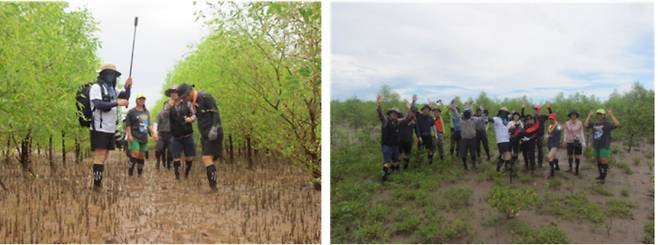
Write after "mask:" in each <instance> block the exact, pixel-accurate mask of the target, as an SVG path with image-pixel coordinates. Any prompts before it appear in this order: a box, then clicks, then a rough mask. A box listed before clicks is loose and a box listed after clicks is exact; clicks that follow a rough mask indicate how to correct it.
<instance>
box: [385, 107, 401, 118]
mask: <svg viewBox="0 0 658 245" xmlns="http://www.w3.org/2000/svg"><path fill="white" fill-rule="evenodd" d="M391 112H395V113H397V114H398V116H399V115H400V114H402V113H400V109H398V108H397V107H393V108H391V109H390V110H388V111H387V112H386V115H390V114H391Z"/></svg>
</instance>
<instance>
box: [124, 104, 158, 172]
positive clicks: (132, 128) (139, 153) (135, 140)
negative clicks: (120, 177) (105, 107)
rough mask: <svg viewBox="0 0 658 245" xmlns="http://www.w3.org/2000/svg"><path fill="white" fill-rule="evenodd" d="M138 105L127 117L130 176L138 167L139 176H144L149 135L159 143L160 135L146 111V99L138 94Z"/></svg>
mask: <svg viewBox="0 0 658 245" xmlns="http://www.w3.org/2000/svg"><path fill="white" fill-rule="evenodd" d="M135 102H136V103H137V104H136V106H135V108H132V109H130V110H129V111H128V114H127V115H126V135H127V137H128V138H127V140H128V151H130V157H129V158H128V175H129V176H132V175H133V170H134V169H135V166H137V175H139V176H142V173H143V172H144V153H145V152H147V151H148V149H149V148H148V135H149V134H150V135H152V136H153V140H155V141H158V133H157V132H156V131H155V129H154V128H153V125H152V124H151V114H150V113H149V111H148V110H147V109H146V106H145V103H146V97H145V96H144V95H143V94H138V95H137V98H136V99H135Z"/></svg>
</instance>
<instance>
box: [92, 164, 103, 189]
mask: <svg viewBox="0 0 658 245" xmlns="http://www.w3.org/2000/svg"><path fill="white" fill-rule="evenodd" d="M91 169H92V172H93V173H94V190H96V191H98V190H100V188H101V187H103V171H104V170H105V165H102V164H95V163H94V165H93V166H92V167H91Z"/></svg>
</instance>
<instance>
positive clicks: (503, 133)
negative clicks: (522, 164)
mask: <svg viewBox="0 0 658 245" xmlns="http://www.w3.org/2000/svg"><path fill="white" fill-rule="evenodd" d="M508 115H509V111H508V110H507V107H504V106H503V107H501V108H500V109H499V110H498V113H497V114H496V116H495V117H493V118H492V119H489V122H491V123H493V128H494V133H495V134H496V145H497V146H498V154H499V156H500V157H499V158H498V163H497V164H496V171H499V172H500V167H501V166H503V164H504V166H505V168H504V169H505V170H507V169H509V168H511V167H512V161H511V159H512V156H511V149H512V145H511V144H510V134H509V130H508V129H507V116H508Z"/></svg>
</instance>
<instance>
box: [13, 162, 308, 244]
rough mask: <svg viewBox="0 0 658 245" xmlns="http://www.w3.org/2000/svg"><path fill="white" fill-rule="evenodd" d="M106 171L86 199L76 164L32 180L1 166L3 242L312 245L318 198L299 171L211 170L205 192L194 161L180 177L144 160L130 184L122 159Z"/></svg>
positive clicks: (281, 167)
mask: <svg viewBox="0 0 658 245" xmlns="http://www.w3.org/2000/svg"><path fill="white" fill-rule="evenodd" d="M110 159H111V160H110V161H109V162H108V163H107V164H106V167H105V174H104V180H103V182H104V189H103V191H102V192H100V193H96V192H93V191H92V190H91V188H90V185H91V167H90V165H89V163H85V164H80V165H76V164H67V165H65V166H62V164H61V163H57V164H56V168H55V169H51V167H49V166H48V165H46V164H43V163H42V164H36V166H35V169H36V172H37V174H38V175H39V176H38V177H37V178H33V177H31V176H29V175H26V174H24V173H23V172H22V170H20V168H19V167H18V166H17V164H11V165H9V166H7V165H4V164H2V165H0V179H2V181H3V182H4V183H5V185H6V186H7V188H8V189H9V191H8V192H6V191H3V190H0V207H2V208H1V209H0V242H2V243H318V242H319V240H320V192H318V191H315V190H314V189H313V188H312V186H311V185H310V184H308V182H309V179H308V177H307V175H306V174H305V173H304V172H303V171H301V170H300V169H297V168H294V167H290V166H289V164H286V163H280V162H259V163H258V164H256V166H255V167H254V168H253V169H248V168H247V167H246V164H241V163H237V164H219V165H218V178H219V183H218V187H219V191H218V192H217V193H211V192H210V189H209V187H208V185H207V180H206V172H205V168H204V167H203V166H200V165H201V164H199V163H198V162H197V161H195V163H194V164H195V165H194V167H193V168H192V173H191V174H190V177H189V178H188V179H184V180H181V181H176V180H175V179H174V174H173V170H166V169H160V170H157V169H156V168H155V167H154V163H153V159H151V161H147V164H146V170H145V173H144V176H142V177H141V178H140V177H137V176H132V177H129V176H128V175H127V170H126V168H127V166H126V163H125V160H126V159H125V156H123V155H122V154H121V153H118V152H115V153H113V154H112V155H111V158H110Z"/></svg>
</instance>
